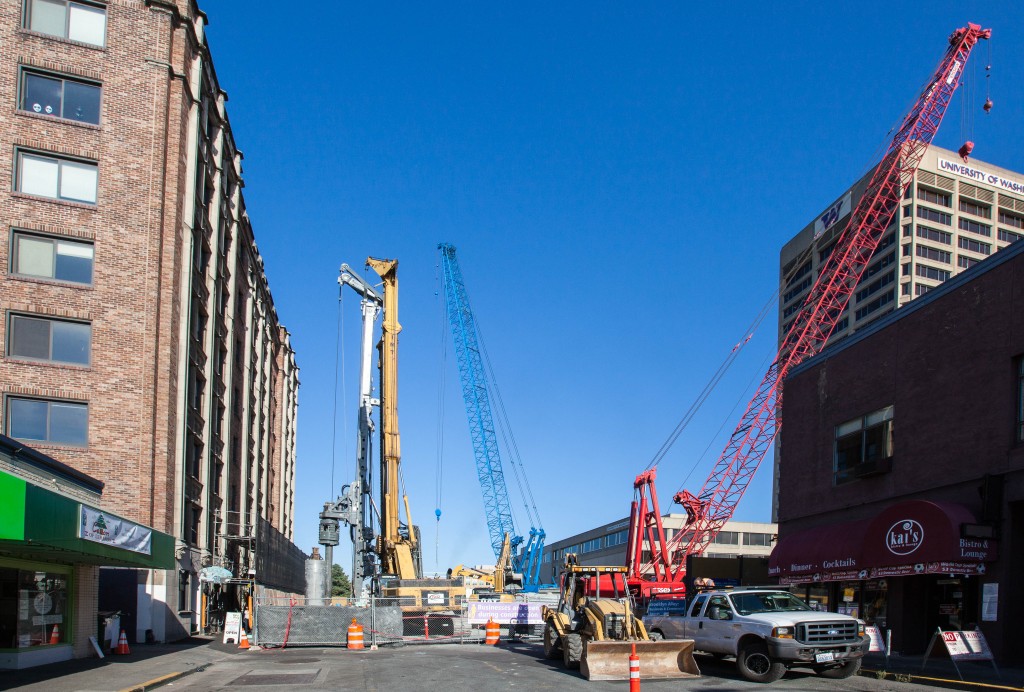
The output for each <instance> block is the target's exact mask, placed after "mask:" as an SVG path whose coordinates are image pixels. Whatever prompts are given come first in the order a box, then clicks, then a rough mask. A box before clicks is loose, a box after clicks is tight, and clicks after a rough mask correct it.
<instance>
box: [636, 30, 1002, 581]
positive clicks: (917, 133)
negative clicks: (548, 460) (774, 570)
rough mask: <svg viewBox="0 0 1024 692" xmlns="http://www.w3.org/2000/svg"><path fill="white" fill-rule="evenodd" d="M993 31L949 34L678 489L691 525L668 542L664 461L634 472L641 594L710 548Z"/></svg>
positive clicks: (675, 577) (678, 576)
mask: <svg viewBox="0 0 1024 692" xmlns="http://www.w3.org/2000/svg"><path fill="white" fill-rule="evenodd" d="M991 35H992V30H991V29H982V28H981V27H980V26H979V25H977V24H968V25H967V26H966V27H963V28H961V29H957V30H956V31H954V32H953V34H952V35H951V36H950V37H949V48H948V49H947V51H946V54H945V55H944V56H943V57H942V60H941V61H940V62H939V65H938V67H937V68H936V69H935V72H934V73H933V74H932V77H931V79H929V80H928V82H927V83H926V84H925V87H924V89H923V90H922V92H921V94H920V96H919V97H918V99H917V101H916V102H915V103H914V105H913V107H912V108H911V109H910V112H909V113H907V115H906V116H905V117H904V119H903V122H902V124H901V126H900V128H899V130H898V131H897V133H896V135H895V136H894V137H893V139H892V142H890V144H889V147H888V149H887V150H886V152H885V155H884V156H883V157H882V160H881V162H880V163H879V164H878V166H877V167H876V168H875V171H874V174H873V175H872V177H871V181H870V182H869V183H868V186H867V188H866V189H865V191H864V195H863V196H862V197H861V199H860V202H859V203H858V204H857V207H856V209H854V210H853V213H852V215H851V216H850V221H849V224H848V225H847V226H846V229H845V230H844V231H843V232H842V234H840V236H839V239H838V240H837V241H836V244H835V246H834V249H833V250H832V252H831V254H830V255H829V256H828V258H827V259H826V261H825V264H824V265H823V266H822V268H821V271H820V272H819V274H818V278H817V280H816V281H815V283H814V285H813V286H812V288H811V291H810V293H808V295H807V298H806V299H805V300H804V302H803V305H802V306H801V308H800V310H799V311H798V313H797V316H796V318H795V319H794V320H793V322H792V324H791V325H790V328H789V330H788V331H787V332H786V335H785V336H784V337H783V340H782V343H781V345H780V347H779V351H778V355H777V356H776V358H775V361H774V362H773V363H772V365H771V366H770V367H769V368H768V372H767V373H766V374H765V376H764V379H763V380H762V381H761V384H760V386H759V387H758V389H757V392H756V393H755V395H754V398H753V399H751V401H750V403H749V404H747V408H746V411H745V412H744V414H743V417H742V418H741V419H740V422H739V424H738V425H737V426H736V429H735V430H734V431H733V433H732V436H731V437H730V438H729V442H728V443H727V444H726V446H725V450H724V451H723V452H722V455H721V457H719V459H718V462H717V463H716V464H715V467H714V469H712V471H711V473H710V475H709V476H708V478H707V480H706V481H705V482H704V487H703V488H701V490H700V492H699V493H698V494H697V495H693V494H692V493H690V492H689V491H686V490H683V491H681V492H678V493H676V494H675V496H674V497H673V501H674V502H676V503H678V504H680V505H682V507H683V508H684V510H685V511H686V514H687V526H686V530H685V531H680V532H678V533H677V534H676V535H675V536H673V537H672V539H670V540H668V541H666V540H665V532H664V528H663V527H662V522H661V514H660V512H659V511H658V500H657V491H656V489H655V485H654V479H655V471H656V467H655V468H653V469H650V470H648V471H645V472H644V473H642V474H640V475H639V476H637V477H636V480H635V481H634V484H633V488H634V501H633V509H632V513H631V517H630V528H629V537H628V542H627V546H626V548H627V557H626V562H627V566H628V567H629V568H630V572H629V577H630V585H631V587H632V589H633V591H634V593H635V594H636V595H638V596H641V597H647V596H649V595H651V594H652V593H671V592H677V593H678V592H681V591H682V580H683V577H684V573H685V566H686V558H687V556H689V555H700V554H703V552H704V550H705V549H706V548H707V546H708V544H709V543H710V542H711V541H712V540H713V539H714V537H715V535H716V534H717V533H718V532H719V531H720V530H721V529H722V526H724V525H725V523H726V522H727V521H729V519H731V518H732V515H733V512H734V511H735V509H736V505H737V504H738V503H739V501H740V499H741V498H742V497H743V493H744V492H745V491H746V489H747V486H748V485H749V483H750V480H751V478H752V477H753V476H754V473H755V472H756V471H757V468H758V466H759V465H760V463H761V460H762V459H764V457H765V455H766V454H767V453H768V449H769V448H770V447H771V444H772V441H773V440H774V439H775V435H776V433H777V432H778V427H779V425H780V424H781V421H779V420H778V417H777V411H778V409H779V407H780V405H781V403H782V389H781V386H782V380H783V379H784V378H785V376H786V374H787V373H788V372H789V370H790V369H791V368H792V367H793V366H795V365H797V364H798V363H800V362H801V361H803V360H805V359H806V358H808V357H810V356H813V355H815V354H817V353H819V352H820V351H821V350H822V348H824V346H825V342H826V341H827V340H828V338H829V336H830V335H831V334H832V332H833V330H834V329H835V327H836V324H837V323H838V322H839V320H840V319H841V317H842V314H843V311H844V310H845V309H846V306H847V304H848V303H849V302H850V297H851V296H852V295H853V292H854V291H855V290H856V287H857V284H858V283H859V282H860V279H861V277H862V276H863V275H864V271H865V269H867V265H868V262H869V261H870V260H871V256H872V255H873V254H874V252H875V249H876V248H877V247H878V243H879V241H881V239H882V236H883V235H884V234H885V231H886V230H887V229H888V228H889V226H890V224H891V223H892V220H893V217H894V216H895V215H896V212H897V210H898V209H899V207H900V199H901V197H902V193H903V191H904V190H905V189H906V188H907V186H908V185H909V184H910V182H911V179H912V178H913V176H914V173H915V172H916V171H917V168H918V166H919V165H920V164H921V159H922V158H923V157H924V153H925V151H926V150H927V148H928V145H929V144H931V142H932V139H933V138H934V137H935V133H936V132H937V131H938V129H939V124H940V123H941V122H942V117H943V116H944V115H945V113H946V109H947V108H948V106H949V103H950V100H951V99H952V97H953V93H954V92H955V91H956V88H957V86H959V84H960V79H961V76H962V75H963V73H964V66H965V65H966V63H967V59H968V57H970V54H971V50H972V49H973V48H974V46H975V44H976V43H977V42H978V41H979V40H980V39H987V38H989V37H990V36H991ZM645 540H646V541H647V545H646V548H647V549H648V550H650V557H649V559H647V560H643V559H642V558H643V552H644V548H645V545H644V541H645Z"/></svg>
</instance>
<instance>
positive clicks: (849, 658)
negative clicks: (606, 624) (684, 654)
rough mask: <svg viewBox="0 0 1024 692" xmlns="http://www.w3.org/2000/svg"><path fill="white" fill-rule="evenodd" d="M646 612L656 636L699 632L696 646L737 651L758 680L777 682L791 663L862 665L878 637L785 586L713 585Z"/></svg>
mask: <svg viewBox="0 0 1024 692" xmlns="http://www.w3.org/2000/svg"><path fill="white" fill-rule="evenodd" d="M660 605H662V604H659V603H658V601H654V602H652V604H651V607H649V608H648V612H647V615H646V616H645V617H644V625H645V626H646V627H647V632H648V633H649V634H650V637H651V639H662V638H665V639H692V640H693V641H694V649H695V650H697V651H703V652H706V653H709V654H713V655H715V656H717V657H720V658H722V657H725V656H735V657H736V666H737V667H738V668H739V671H740V674H741V675H742V676H743V677H744V678H746V679H747V680H750V681H752V682H774V681H776V680H778V679H779V678H781V677H782V676H783V675H784V674H785V673H786V670H787V669H788V668H792V667H795V666H800V667H808V668H811V669H813V670H814V671H815V672H817V673H818V674H819V675H821V676H823V677H826V678H847V677H850V676H851V675H855V674H856V673H857V672H858V671H859V670H860V665H861V658H862V657H863V656H864V654H866V653H867V651H868V647H869V645H870V642H871V640H870V638H869V637H868V636H867V635H866V634H865V633H864V624H863V623H862V622H860V621H859V620H857V619H855V618H852V617H849V616H848V615H840V614H838V613H827V612H819V611H816V610H812V609H811V608H810V607H809V606H808V605H807V604H806V603H804V602H803V601H802V600H800V599H799V598H797V597H796V596H794V595H793V594H791V593H789V592H788V591H783V590H780V589H771V588H755V587H750V588H743V587H740V588H736V589H730V590H719V591H706V592H703V593H698V594H697V595H696V596H695V597H694V598H692V599H688V600H687V601H686V603H685V605H683V604H682V603H681V602H679V601H675V602H671V603H666V604H664V605H665V607H664V608H661V607H659V606H660Z"/></svg>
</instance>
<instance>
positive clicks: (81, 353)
mask: <svg viewBox="0 0 1024 692" xmlns="http://www.w3.org/2000/svg"><path fill="white" fill-rule="evenodd" d="M7 337H8V338H7V355H9V356H13V357H15V358H24V359H27V360H39V361H45V362H49V363H71V364H73V365H89V344H90V342H91V341H92V326H91V325H90V324H89V323H88V322H71V321H68V320H55V319H51V318H48V317H38V316H34V315H11V317H10V321H9V322H8V324H7Z"/></svg>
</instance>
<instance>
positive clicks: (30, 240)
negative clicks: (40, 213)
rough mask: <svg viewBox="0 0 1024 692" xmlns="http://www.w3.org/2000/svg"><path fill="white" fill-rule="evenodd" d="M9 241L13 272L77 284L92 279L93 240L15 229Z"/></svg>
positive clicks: (87, 282)
mask: <svg viewBox="0 0 1024 692" xmlns="http://www.w3.org/2000/svg"><path fill="white" fill-rule="evenodd" d="M11 244H12V247H13V251H12V252H11V267H10V270H11V273H12V274H17V275H19V276H32V277H37V278H41V279H54V280H57V281H68V282H70V283H76V284H86V285H89V284H91V283H92V267H93V245H92V243H83V242H78V241H74V240H66V239H64V238H57V237H51V236H44V235H36V234H34V233H25V232H24V231H14V233H13V235H12V241H11Z"/></svg>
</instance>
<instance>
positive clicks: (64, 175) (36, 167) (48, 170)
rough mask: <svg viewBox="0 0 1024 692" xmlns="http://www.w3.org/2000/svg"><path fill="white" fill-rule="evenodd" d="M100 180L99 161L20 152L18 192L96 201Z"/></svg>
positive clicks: (90, 202)
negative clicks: (96, 162) (74, 159)
mask: <svg viewBox="0 0 1024 692" xmlns="http://www.w3.org/2000/svg"><path fill="white" fill-rule="evenodd" d="M98 182H99V167H98V166H97V165H96V164H95V163H87V162H84V161H72V160H70V159H61V158H56V157H53V156H44V155H42V154H33V153H29V152H24V151H19V152H18V171H17V188H16V189H17V190H18V192H24V193H25V194H28V195H38V196H40V197H49V198H50V199H61V200H67V201H69V202H85V203H86V204H96V189H97V185H98Z"/></svg>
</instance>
